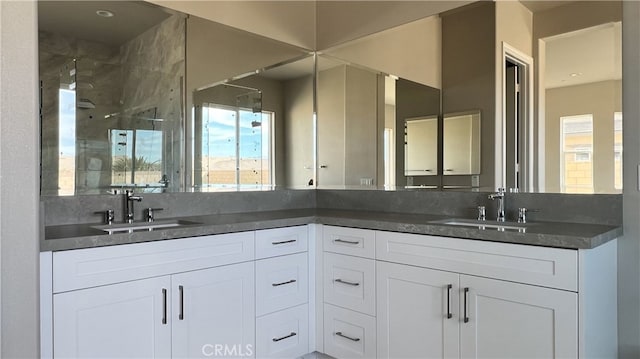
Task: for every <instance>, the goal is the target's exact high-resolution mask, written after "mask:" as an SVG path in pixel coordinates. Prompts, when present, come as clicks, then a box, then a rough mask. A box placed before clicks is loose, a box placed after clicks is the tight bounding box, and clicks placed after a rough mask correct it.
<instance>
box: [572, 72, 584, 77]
mask: <svg viewBox="0 0 640 359" xmlns="http://www.w3.org/2000/svg"><path fill="white" fill-rule="evenodd" d="M580 75H582V72H573V73H571V75H570V76H571V77H578V76H580Z"/></svg>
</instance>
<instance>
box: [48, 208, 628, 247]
mask: <svg viewBox="0 0 640 359" xmlns="http://www.w3.org/2000/svg"><path fill="white" fill-rule="evenodd" d="M444 219H449V217H445V216H438V215H428V214H406V213H386V212H369V211H345V210H331V209H302V210H300V209H299V210H281V211H267V212H249V213H235V214H216V215H207V216H193V217H181V218H173V220H184V221H190V222H196V223H198V224H194V225H184V226H180V227H172V228H160V229H155V230H153V231H135V232H132V233H116V234H107V233H106V232H104V231H102V230H100V229H96V228H93V227H95V226H99V224H98V223H94V224H75V225H60V226H47V227H45V228H44V236H43V237H44V239H43V240H41V241H40V250H41V251H61V250H70V249H79V248H92V247H101V246H109V245H118V244H128V243H139V242H149V241H157V240H165V239H176V238H185V237H196V236H203V235H209V234H221V233H230V232H241V231H251V230H257V229H269V228H278V227H287V226H295V225H304V224H308V223H321V224H327V225H335V226H345V227H354V228H365V229H375V230H384V231H392V232H403V233H417V234H428V235H434V236H444V237H455V238H466V239H471V240H485V241H494V242H505V243H514V244H528V245H536V246H545V247H556V248H569V249H590V248H594V247H597V246H599V245H601V244H603V243H606V242H608V241H610V240H613V239H615V238H617V237H620V236H621V235H622V228H621V227H616V226H608V225H599V224H584V223H566V222H532V223H527V224H526V225H525V228H526V229H525V230H520V231H519V230H508V229H507V230H504V231H500V230H497V229H495V228H488V227H487V228H485V229H481V228H479V227H477V226H472V227H470V226H453V225H446V224H442V223H432V222H433V221H439V220H444ZM162 220H164V219H162ZM158 221H161V220H158ZM487 224H496V222H492V221H487ZM505 225H507V226H508V225H510V224H509V223H505Z"/></svg>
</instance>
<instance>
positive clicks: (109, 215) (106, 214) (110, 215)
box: [93, 209, 115, 224]
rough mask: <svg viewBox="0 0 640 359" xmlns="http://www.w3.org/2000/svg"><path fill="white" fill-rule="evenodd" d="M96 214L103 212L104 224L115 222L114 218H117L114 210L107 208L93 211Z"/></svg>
mask: <svg viewBox="0 0 640 359" xmlns="http://www.w3.org/2000/svg"><path fill="white" fill-rule="evenodd" d="M93 213H94V214H101V215H102V218H103V222H104V224H113V220H114V218H115V215H114V212H113V210H112V209H107V210H104V211H97V212H93Z"/></svg>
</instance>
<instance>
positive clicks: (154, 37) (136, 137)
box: [38, 1, 315, 196]
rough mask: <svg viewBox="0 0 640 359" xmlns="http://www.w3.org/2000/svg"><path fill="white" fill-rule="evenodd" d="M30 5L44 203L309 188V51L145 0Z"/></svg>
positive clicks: (311, 170) (311, 60)
mask: <svg viewBox="0 0 640 359" xmlns="http://www.w3.org/2000/svg"><path fill="white" fill-rule="evenodd" d="M38 6H39V24H38V25H39V52H40V53H39V57H40V59H39V60H40V80H41V92H42V101H41V107H42V117H41V124H42V140H41V156H42V158H41V163H42V165H41V175H42V184H41V194H42V195H43V196H59V195H60V196H62V195H82V194H106V193H113V190H117V189H121V188H135V189H136V191H138V192H155V193H161V192H176V191H214V190H262V189H265V188H269V189H272V188H280V187H287V188H288V187H296V188H312V187H311V186H310V185H312V184H313V181H312V179H313V178H314V171H313V168H314V158H313V155H314V151H313V147H312V146H313V143H314V140H313V139H314V135H315V134H314V132H313V102H312V98H313V86H312V83H313V81H312V76H313V68H314V66H313V57H309V50H306V49H302V48H300V47H297V46H294V45H289V44H286V43H282V42H279V41H276V40H273V39H270V38H266V37H263V36H259V35H256V34H253V33H249V32H246V31H243V30H239V29H237V28H233V27H230V26H226V25H222V24H220V23H216V22H213V21H209V20H205V19H202V18H199V17H196V16H188V15H185V14H183V13H180V12H178V11H174V10H171V9H167V8H164V7H161V6H157V5H154V4H150V3H148V2H145V1H73V2H69V1H40V2H39V3H38ZM247 49H251V51H247ZM303 58H304V61H302V59H303ZM297 60H300V61H297ZM250 75H252V76H250ZM222 84H224V85H222ZM216 85H220V86H218V87H216ZM221 89H224V91H222V90H221ZM229 98H233V101H230V100H229ZM292 148H295V149H296V150H295V151H294V150H292Z"/></svg>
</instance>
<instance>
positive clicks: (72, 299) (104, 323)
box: [53, 276, 171, 358]
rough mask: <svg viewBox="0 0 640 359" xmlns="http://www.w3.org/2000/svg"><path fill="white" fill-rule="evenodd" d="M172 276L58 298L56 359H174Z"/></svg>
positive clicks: (109, 286) (102, 287)
mask: <svg viewBox="0 0 640 359" xmlns="http://www.w3.org/2000/svg"><path fill="white" fill-rule="evenodd" d="M170 287H171V279H170V277H168V276H165V277H158V278H149V279H142V280H137V281H132V282H126V283H118V284H111V285H106V286H101V287H96V288H88V289H82V290H75V291H71V292H66V293H59V294H56V295H54V296H53V308H54V313H53V316H54V318H55V321H54V328H53V330H54V333H55V336H54V344H55V345H54V347H55V353H54V356H55V357H56V358H96V357H103V358H132V357H136V358H170V357H171V326H170V325H169V318H168V317H169V315H170V313H169V310H170V309H171V304H170V303H168V301H167V300H168V295H169V292H168V291H169V289H170Z"/></svg>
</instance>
